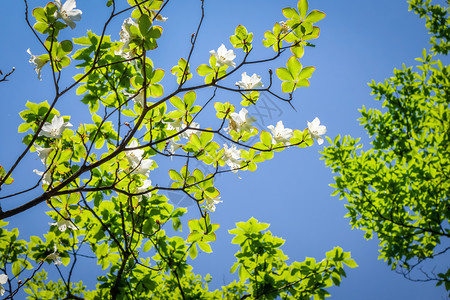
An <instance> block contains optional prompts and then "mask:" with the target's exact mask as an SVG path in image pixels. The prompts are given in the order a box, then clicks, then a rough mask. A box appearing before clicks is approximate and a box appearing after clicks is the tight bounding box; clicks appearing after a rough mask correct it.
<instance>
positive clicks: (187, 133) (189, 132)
mask: <svg viewBox="0 0 450 300" xmlns="http://www.w3.org/2000/svg"><path fill="white" fill-rule="evenodd" d="M186 127H188V126H187V125H186V124H181V129H185V128H186ZM190 128H194V129H190ZM195 128H200V124H198V123H195V122H191V124H189V129H187V130H186V131H183V132H182V133H181V134H180V138H185V139H190V138H191V135H193V134H196V135H199V134H200V131H198V130H195Z"/></svg>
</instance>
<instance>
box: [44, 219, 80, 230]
mask: <svg viewBox="0 0 450 300" xmlns="http://www.w3.org/2000/svg"><path fill="white" fill-rule="evenodd" d="M48 225H50V226H57V227H58V229H59V231H61V232H64V231H66V229H67V228H69V229H72V230H77V229H78V228H77V227H76V226H75V225H74V224H73V223H72V221H71V220H70V219H69V220H66V219H61V220H59V221H57V222H55V223H48Z"/></svg>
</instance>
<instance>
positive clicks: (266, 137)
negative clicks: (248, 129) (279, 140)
mask: <svg viewBox="0 0 450 300" xmlns="http://www.w3.org/2000/svg"><path fill="white" fill-rule="evenodd" d="M261 142H262V143H263V144H264V145H266V146H269V147H270V146H272V135H271V134H270V133H269V132H267V131H261Z"/></svg>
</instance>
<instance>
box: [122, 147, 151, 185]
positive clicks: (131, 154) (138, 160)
mask: <svg viewBox="0 0 450 300" xmlns="http://www.w3.org/2000/svg"><path fill="white" fill-rule="evenodd" d="M138 146H139V145H138V143H137V141H136V140H133V141H132V142H131V143H130V148H135V147H138ZM143 155H144V150H142V149H134V150H129V151H127V152H126V157H127V159H128V163H129V165H130V170H131V173H132V174H141V175H144V176H145V177H148V175H149V174H150V168H151V167H152V165H153V160H151V159H149V158H146V159H144V158H143Z"/></svg>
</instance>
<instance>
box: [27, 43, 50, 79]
mask: <svg viewBox="0 0 450 300" xmlns="http://www.w3.org/2000/svg"><path fill="white" fill-rule="evenodd" d="M27 53H28V54H30V56H31V57H30V60H29V62H30V64H34V65H35V67H34V70H35V71H36V73H37V77H38V79H39V80H42V78H41V69H42V67H43V66H45V64H46V63H47V62H48V60H42V59H41V58H40V57H39V56H36V55H33V54H31V50H30V49H29V48H28V50H27Z"/></svg>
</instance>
